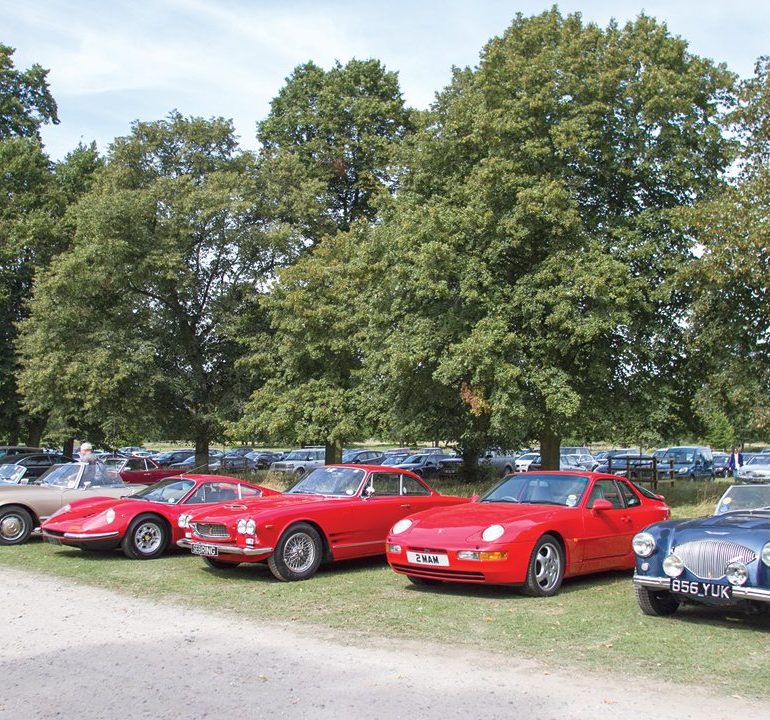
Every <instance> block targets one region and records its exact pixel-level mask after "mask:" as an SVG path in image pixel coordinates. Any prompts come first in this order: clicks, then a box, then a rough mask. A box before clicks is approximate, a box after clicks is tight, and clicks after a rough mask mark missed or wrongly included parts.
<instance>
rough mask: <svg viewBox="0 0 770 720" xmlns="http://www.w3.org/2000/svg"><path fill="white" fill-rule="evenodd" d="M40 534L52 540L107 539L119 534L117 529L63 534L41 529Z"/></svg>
mask: <svg viewBox="0 0 770 720" xmlns="http://www.w3.org/2000/svg"><path fill="white" fill-rule="evenodd" d="M40 534H41V535H42V536H43V537H44V538H51V539H52V540H109V539H110V538H114V537H119V536H120V533H119V532H118V531H117V530H115V531H113V532H106V533H64V534H63V535H49V534H48V533H47V532H46V531H45V530H41V531H40Z"/></svg>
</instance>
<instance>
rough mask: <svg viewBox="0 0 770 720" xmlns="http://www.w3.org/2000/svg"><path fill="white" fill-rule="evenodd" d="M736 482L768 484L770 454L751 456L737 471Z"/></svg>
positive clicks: (769, 478) (769, 477)
mask: <svg viewBox="0 0 770 720" xmlns="http://www.w3.org/2000/svg"><path fill="white" fill-rule="evenodd" d="M738 480H740V482H745V483H767V482H770V454H765V453H761V454H759V455H753V456H752V457H750V458H749V459H748V460H746V461H745V462H744V464H743V467H742V468H739V469H738Z"/></svg>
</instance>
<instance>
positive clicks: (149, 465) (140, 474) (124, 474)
mask: <svg viewBox="0 0 770 720" xmlns="http://www.w3.org/2000/svg"><path fill="white" fill-rule="evenodd" d="M114 471H115V472H116V473H117V474H118V475H119V476H120V479H121V480H122V481H123V482H124V483H129V484H132V485H133V484H135V483H141V484H143V485H151V484H153V483H156V482H158V481H159V480H164V479H165V478H168V477H174V476H176V475H179V473H180V472H181V471H180V470H178V469H176V470H175V469H174V468H162V467H161V466H160V465H158V464H157V463H156V462H155V461H154V460H151V459H150V458H145V457H129V458H125V459H124V460H123V462H122V463H120V464H119V465H117V466H115V470H114Z"/></svg>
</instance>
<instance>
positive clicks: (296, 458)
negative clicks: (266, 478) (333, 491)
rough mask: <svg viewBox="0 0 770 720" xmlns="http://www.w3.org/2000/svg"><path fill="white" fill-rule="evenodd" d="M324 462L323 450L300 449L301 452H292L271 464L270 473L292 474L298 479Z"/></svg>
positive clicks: (324, 451) (324, 452)
mask: <svg viewBox="0 0 770 720" xmlns="http://www.w3.org/2000/svg"><path fill="white" fill-rule="evenodd" d="M325 462H326V450H325V448H302V449H301V450H292V451H291V452H290V453H288V454H287V455H284V456H283V458H282V459H281V460H279V461H278V462H274V463H272V464H271V465H270V471H271V472H278V473H292V474H294V475H296V476H297V477H299V476H301V475H304V474H305V472H307V471H308V470H310V469H312V468H316V467H320V466H321V465H323V464H324V463H325Z"/></svg>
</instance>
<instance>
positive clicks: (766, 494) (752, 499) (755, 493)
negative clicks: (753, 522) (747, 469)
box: [714, 485, 770, 515]
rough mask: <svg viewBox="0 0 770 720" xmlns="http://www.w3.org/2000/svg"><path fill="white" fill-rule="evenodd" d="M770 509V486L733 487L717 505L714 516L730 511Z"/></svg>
mask: <svg viewBox="0 0 770 720" xmlns="http://www.w3.org/2000/svg"><path fill="white" fill-rule="evenodd" d="M759 508H764V509H767V508H770V485H733V486H732V487H730V488H728V489H727V492H725V494H724V495H722V497H721V499H720V500H719V502H718V503H717V506H716V509H715V510H714V515H721V514H722V513H726V512H728V511H730V510H757V509H759Z"/></svg>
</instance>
